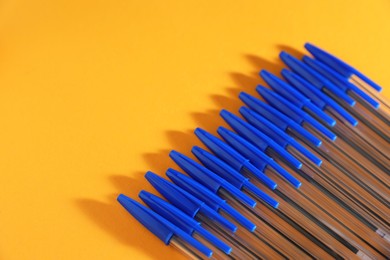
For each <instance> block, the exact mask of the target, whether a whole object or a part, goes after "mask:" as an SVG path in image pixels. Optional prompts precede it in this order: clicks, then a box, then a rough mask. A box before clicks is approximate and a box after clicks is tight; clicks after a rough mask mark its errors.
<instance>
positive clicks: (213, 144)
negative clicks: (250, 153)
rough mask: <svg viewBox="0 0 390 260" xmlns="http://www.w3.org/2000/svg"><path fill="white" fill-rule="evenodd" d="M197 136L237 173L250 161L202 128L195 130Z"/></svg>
mask: <svg viewBox="0 0 390 260" xmlns="http://www.w3.org/2000/svg"><path fill="white" fill-rule="evenodd" d="M195 134H196V136H197V137H198V138H199V139H200V140H201V141H202V142H203V143H204V144H205V145H206V146H207V148H209V149H210V150H211V151H212V152H213V153H214V154H216V155H217V156H218V157H219V158H221V159H222V160H223V161H225V162H226V163H227V164H229V165H230V166H231V167H233V169H235V170H236V171H241V168H242V167H243V165H244V164H245V163H246V162H247V161H249V160H248V159H246V158H244V157H243V156H242V155H241V154H239V153H238V152H237V151H236V150H234V149H233V148H231V147H230V146H229V145H227V144H225V143H224V142H223V141H221V139H219V138H217V137H215V136H213V135H212V134H210V133H208V132H206V131H205V130H203V129H201V128H197V129H195Z"/></svg>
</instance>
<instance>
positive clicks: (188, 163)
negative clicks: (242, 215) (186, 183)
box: [169, 151, 256, 208]
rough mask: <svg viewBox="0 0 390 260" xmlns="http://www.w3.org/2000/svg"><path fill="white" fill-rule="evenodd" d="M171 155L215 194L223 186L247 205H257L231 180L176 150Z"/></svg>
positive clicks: (188, 172)
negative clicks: (230, 181)
mask: <svg viewBox="0 0 390 260" xmlns="http://www.w3.org/2000/svg"><path fill="white" fill-rule="evenodd" d="M169 155H170V156H171V158H172V159H173V160H174V161H175V162H176V163H177V165H179V166H180V168H182V169H183V170H184V171H185V172H186V173H187V174H188V175H190V176H191V177H192V178H193V179H194V180H196V181H197V182H199V183H201V184H202V185H203V186H205V187H207V188H208V189H209V190H211V191H212V192H214V193H215V194H217V192H218V191H219V189H220V188H221V187H222V188H223V189H224V190H226V191H227V192H228V193H230V194H231V195H232V196H233V197H235V198H236V199H238V200H240V201H241V202H243V203H245V204H246V205H248V206H250V207H252V208H253V207H255V206H256V202H255V201H254V200H253V199H252V198H250V197H248V196H247V195H245V194H244V193H243V192H242V191H240V190H239V189H237V188H236V187H234V186H233V185H231V184H230V183H229V182H227V181H226V180H224V179H223V178H221V177H219V176H218V175H216V174H215V173H214V172H212V171H210V170H209V169H207V168H206V167H204V166H202V165H200V164H199V163H197V162H195V161H194V160H192V159H190V158H189V157H187V156H185V155H183V154H181V153H179V152H176V151H171V153H170V154H169Z"/></svg>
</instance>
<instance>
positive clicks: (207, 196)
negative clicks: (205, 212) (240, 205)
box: [166, 168, 224, 211]
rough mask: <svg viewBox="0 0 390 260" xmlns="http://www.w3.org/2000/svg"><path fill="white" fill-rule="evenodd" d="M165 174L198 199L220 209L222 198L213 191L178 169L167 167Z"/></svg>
mask: <svg viewBox="0 0 390 260" xmlns="http://www.w3.org/2000/svg"><path fill="white" fill-rule="evenodd" d="M166 175H167V176H168V177H169V179H171V181H172V182H173V183H175V184H176V185H177V186H179V187H180V188H182V189H183V190H185V191H187V192H188V193H190V194H192V195H193V196H195V197H196V198H198V199H199V200H201V201H203V202H205V203H206V204H207V206H209V207H210V208H212V209H214V210H216V211H218V210H219V209H220V205H221V204H222V203H224V200H223V199H221V198H220V197H218V196H217V195H215V193H213V192H211V191H210V190H208V189H207V188H206V187H204V186H203V185H202V184H200V183H199V182H197V181H195V180H193V179H191V178H190V177H188V176H186V175H184V174H182V173H181V172H179V171H176V170H174V169H172V168H169V169H168V170H167V171H166Z"/></svg>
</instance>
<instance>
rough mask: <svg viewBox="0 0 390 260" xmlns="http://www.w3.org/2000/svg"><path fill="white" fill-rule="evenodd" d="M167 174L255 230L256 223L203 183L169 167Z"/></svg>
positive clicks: (199, 197) (187, 189)
mask: <svg viewBox="0 0 390 260" xmlns="http://www.w3.org/2000/svg"><path fill="white" fill-rule="evenodd" d="M167 176H168V177H169V178H170V179H171V180H172V181H173V182H174V183H176V185H178V186H180V187H181V188H182V189H184V190H186V191H187V192H189V193H191V194H192V195H194V196H195V197H197V198H198V199H200V200H203V201H204V202H205V203H206V204H207V205H208V206H209V207H211V208H214V209H217V210H220V209H222V210H223V211H225V212H226V213H228V214H229V215H230V216H231V217H232V218H233V219H235V220H236V221H237V222H238V223H239V224H241V225H242V226H243V227H245V228H246V229H248V230H249V231H251V232H253V231H254V230H255V229H256V225H255V224H253V223H252V222H251V221H249V220H248V219H247V218H245V217H244V216H243V215H242V214H241V213H239V212H238V211H236V210H235V209H233V208H232V207H230V206H229V205H228V204H227V203H226V201H225V200H223V199H221V198H220V197H218V196H217V195H215V194H214V193H212V192H211V191H209V190H208V189H206V188H205V187H204V186H203V185H201V184H200V183H198V182H196V181H195V180H193V179H191V178H190V177H188V176H185V175H184V174H182V173H180V172H178V171H175V170H173V169H169V170H168V171H167Z"/></svg>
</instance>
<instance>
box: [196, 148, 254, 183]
mask: <svg viewBox="0 0 390 260" xmlns="http://www.w3.org/2000/svg"><path fill="white" fill-rule="evenodd" d="M192 153H193V154H194V155H195V156H196V158H198V160H199V161H201V162H202V163H203V165H205V166H206V167H207V168H209V169H210V170H212V171H213V172H214V173H216V174H218V175H219V176H220V177H222V178H224V179H225V180H227V181H228V182H229V183H231V184H232V185H233V186H235V187H236V188H238V189H241V188H242V186H243V184H244V183H245V181H246V180H247V178H245V177H244V176H242V175H241V174H240V173H239V172H238V171H236V170H235V169H233V168H232V167H230V166H229V165H228V164H227V163H225V162H224V161H222V160H221V159H219V158H218V157H216V156H214V155H213V154H211V153H209V152H207V151H206V150H203V149H202V148H200V147H198V146H194V147H193V148H192Z"/></svg>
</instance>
